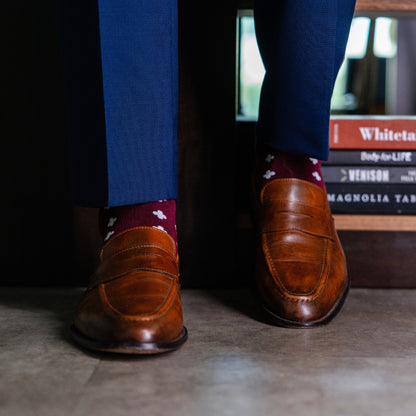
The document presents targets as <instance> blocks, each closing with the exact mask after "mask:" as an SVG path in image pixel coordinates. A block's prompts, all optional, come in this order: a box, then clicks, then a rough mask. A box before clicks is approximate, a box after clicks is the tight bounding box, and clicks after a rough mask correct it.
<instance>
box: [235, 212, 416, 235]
mask: <svg viewBox="0 0 416 416" xmlns="http://www.w3.org/2000/svg"><path fill="white" fill-rule="evenodd" d="M333 217H334V222H335V228H336V229H337V230H338V231H416V215H350V214H334V215H333ZM236 226H237V228H238V229H240V230H248V229H253V223H252V221H251V217H250V215H249V214H247V213H241V214H239V215H238V216H237V221H236Z"/></svg>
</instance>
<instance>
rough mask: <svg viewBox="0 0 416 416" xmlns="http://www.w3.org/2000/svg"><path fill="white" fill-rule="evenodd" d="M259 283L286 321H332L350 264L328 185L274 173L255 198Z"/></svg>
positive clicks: (270, 306) (267, 304)
mask: <svg viewBox="0 0 416 416" xmlns="http://www.w3.org/2000/svg"><path fill="white" fill-rule="evenodd" d="M255 211H256V228H257V254H256V270H255V282H256V288H257V291H258V293H259V295H260V298H261V300H262V303H263V305H264V308H265V309H266V310H267V311H268V313H269V315H270V317H272V318H274V319H273V320H274V321H275V323H277V324H279V325H282V326H289V327H290V326H295V327H296V326H299V327H302V326H305V327H306V326H314V325H319V324H323V323H326V322H328V321H329V320H330V319H332V318H333V316H334V315H335V314H336V313H337V311H338V309H339V308H340V306H341V304H342V302H343V300H344V298H345V296H346V294H347V291H348V287H349V279H348V275H347V265H346V261H345V256H344V252H343V250H342V247H341V243H340V241H339V239H338V235H337V232H336V230H335V227H334V222H333V219H332V215H331V211H330V207H329V203H328V199H327V195H326V191H325V190H323V189H321V188H320V187H319V186H317V185H314V184H312V183H310V182H307V181H304V180H300V179H293V178H287V179H275V180H273V181H270V182H269V183H267V184H266V185H265V186H264V188H263V189H262V190H261V192H260V195H259V197H258V198H256V209H255Z"/></svg>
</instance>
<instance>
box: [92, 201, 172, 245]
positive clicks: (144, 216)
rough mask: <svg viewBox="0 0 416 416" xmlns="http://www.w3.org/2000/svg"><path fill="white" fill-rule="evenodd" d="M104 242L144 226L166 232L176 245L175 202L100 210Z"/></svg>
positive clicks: (150, 203) (158, 202) (155, 202)
mask: <svg viewBox="0 0 416 416" xmlns="http://www.w3.org/2000/svg"><path fill="white" fill-rule="evenodd" d="M99 224H100V230H101V235H102V236H103V239H104V241H107V240H109V239H110V238H111V237H112V236H114V235H115V234H117V233H119V232H121V231H124V230H126V229H129V228H133V227H139V226H145V227H156V228H159V229H161V230H163V231H166V232H167V233H168V234H169V235H170V236H171V237H172V238H173V239H174V241H175V243H177V240H178V239H177V233H176V201H175V200H174V199H167V200H161V201H154V202H147V203H144V204H136V205H125V206H121V207H110V208H102V209H101V210H100V214H99Z"/></svg>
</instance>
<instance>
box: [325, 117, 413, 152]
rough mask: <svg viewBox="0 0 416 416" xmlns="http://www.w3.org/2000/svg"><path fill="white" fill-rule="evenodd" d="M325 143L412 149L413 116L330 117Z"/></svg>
mask: <svg viewBox="0 0 416 416" xmlns="http://www.w3.org/2000/svg"><path fill="white" fill-rule="evenodd" d="M329 147H330V148H331V149H378V150H384V149H387V150H396V149H400V150H416V117H332V118H331V121H330V128H329Z"/></svg>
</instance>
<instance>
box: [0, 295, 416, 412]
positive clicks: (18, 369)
mask: <svg viewBox="0 0 416 416" xmlns="http://www.w3.org/2000/svg"><path fill="white" fill-rule="evenodd" d="M81 294H82V290H81V289H27V288H26V289H13V288H2V289H0V415H2V416H31V415H36V416H65V415H71V416H81V415H88V416H96V415H97V416H98V415H99V416H107V415H111V416H118V415H120V416H121V415H122V416H130V415H135V416H137V415H148V416H158V415H164V416H176V415H192V416H199V415H201V416H205V415H210V416H212V415H219V416H222V415H230V416H231V415H238V416H245V415H250V416H253V415H259V416H261V415H290V416H297V415H308V416H313V415H319V416H322V415H331V416H339V415H351V416H366V415H371V416H373V415H388V416H395V415H397V416H408V415H409V416H410V415H416V319H415V314H416V291H412V290H378V289H377V290H375V289H371V290H363V289H353V290H352V291H351V292H350V296H349V298H348V299H347V302H346V304H345V306H344V309H343V310H342V311H341V313H340V315H339V316H338V317H337V318H336V319H335V320H334V321H333V322H332V323H331V324H330V325H328V326H326V327H323V328H316V329H307V330H296V329H282V328H276V327H273V326H270V325H267V324H265V323H263V322H262V321H261V320H260V319H259V316H258V314H257V312H256V309H255V307H254V304H253V300H252V298H251V296H250V295H249V293H248V292H247V291H245V290H240V291H229V292H227V291H223V292H204V291H197V290H184V291H183V301H184V313H185V320H186V325H187V327H188V330H189V335H190V337H189V340H188V342H187V343H186V344H185V345H184V346H183V347H182V348H181V349H180V350H179V351H176V352H174V353H170V354H166V355H162V356H157V357H145V358H142V357H140V358H137V357H136V358H134V357H133V358H131V357H120V356H115V355H111V356H105V355H100V354H91V353H88V352H86V351H83V350H80V349H78V348H77V347H76V346H75V345H73V344H72V343H71V342H70V341H69V340H68V338H67V335H66V329H67V326H68V323H69V322H70V320H71V316H72V313H73V311H74V308H75V306H76V304H77V302H78V300H79V298H80V296H81Z"/></svg>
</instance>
